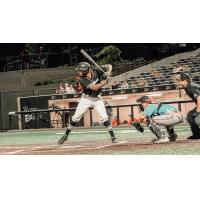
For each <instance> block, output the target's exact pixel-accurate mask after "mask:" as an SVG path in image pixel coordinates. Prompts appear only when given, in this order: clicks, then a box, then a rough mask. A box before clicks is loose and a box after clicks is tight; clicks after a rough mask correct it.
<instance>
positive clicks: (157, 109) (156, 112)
mask: <svg viewBox="0 0 200 200" xmlns="http://www.w3.org/2000/svg"><path fill="white" fill-rule="evenodd" d="M137 102H139V103H140V105H139V107H140V111H141V114H140V116H139V118H138V119H137V121H135V122H133V124H132V125H133V126H134V127H135V128H136V129H137V130H138V131H140V132H143V131H144V128H143V126H142V125H141V124H140V123H146V125H147V126H148V128H149V129H150V130H151V132H152V133H153V134H154V135H155V136H156V138H155V139H153V141H152V142H153V143H158V144H159V143H167V142H175V141H176V139H177V134H176V133H175V131H174V125H176V124H179V123H181V122H182V115H181V113H180V112H179V111H178V110H177V109H176V108H175V107H174V106H171V105H168V104H162V103H160V104H155V103H153V102H152V99H151V98H150V97H149V96H142V97H141V98H139V99H137ZM159 125H163V126H165V128H166V130H167V132H168V134H169V137H167V135H166V134H165V132H164V131H161V129H160V127H159Z"/></svg>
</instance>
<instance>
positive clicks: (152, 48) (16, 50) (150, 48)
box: [0, 43, 199, 60]
mask: <svg viewBox="0 0 200 200" xmlns="http://www.w3.org/2000/svg"><path fill="white" fill-rule="evenodd" d="M40 45H41V44H38V47H39V46H40ZM45 45H46V47H45V48H46V49H47V48H48V49H50V51H51V52H61V51H62V46H66V47H67V46H68V44H66V43H62V44H61V43H48V44H45ZM71 45H72V46H73V45H77V46H78V49H81V48H83V49H90V48H98V49H101V48H102V47H104V46H107V45H110V44H108V43H79V44H75V43H74V44H71ZM113 45H115V46H117V47H119V48H120V50H121V51H122V58H124V59H130V60H132V59H133V58H137V57H142V56H144V55H148V56H149V57H154V56H157V55H156V54H158V51H156V48H157V47H161V46H164V45H166V44H162V43H146V44H145V43H113ZM187 45H192V44H187ZM24 46H25V43H0V58H2V57H6V56H18V55H19V54H20V52H21V51H22V50H23V49H24ZM198 46H199V44H198Z"/></svg>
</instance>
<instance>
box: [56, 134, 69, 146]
mask: <svg viewBox="0 0 200 200" xmlns="http://www.w3.org/2000/svg"><path fill="white" fill-rule="evenodd" d="M67 138H68V136H67V135H66V134H65V135H63V136H62V137H61V138H60V139H59V140H58V144H63V143H64V142H65V141H66V140H67Z"/></svg>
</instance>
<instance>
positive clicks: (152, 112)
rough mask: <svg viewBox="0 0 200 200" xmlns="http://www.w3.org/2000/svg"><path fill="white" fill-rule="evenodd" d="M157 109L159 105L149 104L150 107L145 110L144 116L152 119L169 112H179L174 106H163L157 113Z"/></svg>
mask: <svg viewBox="0 0 200 200" xmlns="http://www.w3.org/2000/svg"><path fill="white" fill-rule="evenodd" d="M157 107H158V104H149V106H148V107H147V108H146V109H145V110H144V114H145V115H146V116H149V117H151V116H153V115H156V114H159V115H164V114H166V113H167V112H168V111H173V110H174V111H178V110H177V109H176V108H175V107H174V106H171V105H168V104H162V105H161V106H160V108H159V110H158V111H157Z"/></svg>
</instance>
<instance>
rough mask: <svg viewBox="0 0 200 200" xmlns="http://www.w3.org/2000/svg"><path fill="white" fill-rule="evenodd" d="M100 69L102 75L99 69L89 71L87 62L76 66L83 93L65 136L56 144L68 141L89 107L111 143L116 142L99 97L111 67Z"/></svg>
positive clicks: (107, 79) (104, 66) (106, 66)
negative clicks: (94, 111) (98, 119)
mask: <svg viewBox="0 0 200 200" xmlns="http://www.w3.org/2000/svg"><path fill="white" fill-rule="evenodd" d="M102 68H103V69H105V73H103V72H102V71H101V70H100V69H99V68H93V69H91V67H90V64H89V63H87V62H81V63H79V64H78V67H77V68H76V70H78V72H79V76H80V83H81V85H82V87H83V93H82V96H81V99H80V101H79V104H78V106H77V109H76V111H75V114H74V115H73V116H72V120H71V121H70V123H69V124H68V127H67V130H66V132H65V134H64V135H63V136H62V137H61V138H60V139H59V141H58V144H63V143H64V142H65V141H66V140H67V139H68V135H69V133H70V132H71V130H72V129H73V128H74V126H75V125H76V123H77V122H78V121H79V120H80V119H81V118H82V117H83V114H84V113H85V112H86V111H87V110H88V109H89V108H90V107H93V108H94V109H95V110H96V111H97V112H98V113H99V115H100V117H101V121H102V122H103V124H104V125H105V126H106V127H107V130H108V132H109V134H110V136H111V140H112V142H113V143H115V142H116V137H115V135H114V132H113V129H112V126H111V124H110V121H109V120H108V115H107V113H106V109H105V106H104V102H103V100H102V97H101V95H100V92H101V88H102V87H103V86H104V85H106V84H107V83H108V81H109V77H110V74H111V71H112V65H103V66H102Z"/></svg>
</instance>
